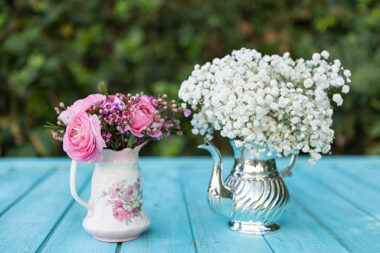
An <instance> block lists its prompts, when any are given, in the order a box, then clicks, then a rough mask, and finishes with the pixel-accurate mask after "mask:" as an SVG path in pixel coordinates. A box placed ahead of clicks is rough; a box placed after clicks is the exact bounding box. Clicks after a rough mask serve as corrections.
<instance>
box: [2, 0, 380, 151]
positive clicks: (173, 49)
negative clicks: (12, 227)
mask: <svg viewBox="0 0 380 253" xmlns="http://www.w3.org/2000/svg"><path fill="white" fill-rule="evenodd" d="M0 41H1V42H0V109H1V110H0V131H1V132H0V156H50V155H62V154H63V152H62V148H61V146H60V145H59V143H56V142H55V141H53V140H52V139H51V138H50V136H49V133H48V131H47V130H46V129H44V128H43V125H44V122H45V121H51V122H54V120H55V118H56V115H55V112H54V110H53V107H54V106H55V105H57V104H58V103H59V102H60V101H64V102H65V103H66V104H71V103H72V102H74V101H75V100H76V99H79V98H83V97H85V96H87V95H88V94H90V93H94V92H98V87H97V83H98V82H99V81H101V80H106V81H107V82H108V84H109V86H108V89H109V90H110V92H138V91H141V90H144V91H146V92H147V93H151V94H157V93H167V94H168V95H169V96H170V97H173V98H175V97H176V94H177V91H178V88H179V85H180V84H181V81H183V80H184V79H186V78H187V76H188V75H189V74H190V72H191V70H192V68H193V66H194V65H195V64H196V63H200V64H203V63H204V62H206V61H209V60H211V59H212V58H214V57H222V56H224V55H225V54H228V53H230V52H231V51H232V50H233V49H238V48H241V47H248V48H256V49H257V50H259V51H261V52H263V53H270V54H273V53H283V52H285V51H290V52H291V53H292V55H293V57H304V58H309V57H311V54H312V53H313V52H315V51H321V50H323V49H327V50H328V51H330V54H331V56H332V58H340V59H341V60H342V63H343V65H344V66H345V67H347V68H349V69H351V70H352V74H353V78H352V79H353V83H352V86H351V92H350V93H349V95H347V96H346V98H345V102H344V106H343V108H339V109H336V110H335V114H334V116H335V122H334V124H335V126H334V127H335V129H336V143H335V146H334V151H333V153H336V154H339V153H340V154H341V153H346V154H352V153H355V154H364V153H365V154H380V99H379V98H380V84H379V82H380V3H379V1H370V0H358V1H353V0H341V1H338V0H335V1H334V0H323V1H313V0H304V1H284V0H278V1H273V0H262V1H258V0H256V1H252V0H234V1H230V0H219V1H217V0H210V1H200V0H192V1H163V0H155V1H154V0H150V1H148V0H138V1H126V0H103V1H100V0H91V1H78V0H65V1H54V0H29V1H27V0H14V1H12V0H10V1H2V3H0ZM183 127H184V129H185V137H173V138H168V139H166V140H163V141H161V142H159V143H153V144H151V145H152V146H151V148H144V152H145V153H146V154H155V155H190V154H203V153H202V152H199V151H197V150H196V145H197V144H199V143H200V142H201V141H202V140H201V139H200V138H198V137H196V136H193V135H192V134H191V132H190V126H189V122H188V121H185V122H184V124H183ZM217 141H218V142H219V145H220V146H222V149H223V147H224V149H223V150H224V151H226V150H229V148H228V146H227V144H226V142H225V140H221V139H220V138H217Z"/></svg>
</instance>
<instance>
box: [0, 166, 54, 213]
mask: <svg viewBox="0 0 380 253" xmlns="http://www.w3.org/2000/svg"><path fill="white" fill-rule="evenodd" d="M51 173H52V169H47V170H36V171H34V170H29V169H7V170H2V171H1V173H0V217H1V216H2V215H3V214H4V213H5V212H6V211H7V210H8V209H9V208H10V207H11V206H12V205H14V204H15V203H17V201H19V200H21V199H22V198H23V197H25V196H27V195H28V193H29V192H30V191H32V190H33V188H34V187H36V186H38V184H40V183H41V182H42V181H43V180H45V179H46V178H47V177H48V176H49V175H51Z"/></svg>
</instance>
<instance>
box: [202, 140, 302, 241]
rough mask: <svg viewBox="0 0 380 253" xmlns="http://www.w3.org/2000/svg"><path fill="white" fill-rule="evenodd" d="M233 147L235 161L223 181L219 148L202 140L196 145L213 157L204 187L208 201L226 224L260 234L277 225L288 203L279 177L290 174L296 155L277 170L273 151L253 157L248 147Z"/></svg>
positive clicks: (285, 191)
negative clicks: (206, 190)
mask: <svg viewBox="0 0 380 253" xmlns="http://www.w3.org/2000/svg"><path fill="white" fill-rule="evenodd" d="M230 143H231V146H232V148H233V150H234V158H235V163H234V166H233V169H232V171H231V173H230V175H229V176H228V177H227V179H226V181H225V182H223V176H222V170H223V168H222V167H223V164H222V156H221V154H220V152H219V150H218V149H217V148H216V147H215V146H214V145H213V144H211V143H209V142H207V141H205V144H204V145H200V146H198V148H202V149H206V150H208V151H209V152H210V153H211V156H212V158H213V161H214V168H213V171H212V175H211V179H210V184H209V188H208V203H209V206H210V208H211V210H212V211H214V212H215V213H218V214H221V215H223V216H226V217H228V218H230V221H229V223H228V224H229V227H230V228H231V229H232V230H235V231H239V232H242V233H254V234H264V233H267V232H272V231H276V230H278V229H279V228H280V226H279V225H277V224H276V221H277V220H278V219H279V218H280V216H281V215H282V213H283V212H284V210H285V209H286V207H287V205H288V203H289V200H290V199H289V192H288V189H287V188H286V185H285V183H284V181H283V178H284V177H285V176H286V175H291V172H290V169H291V168H292V167H293V166H294V164H295V162H296V160H297V155H293V156H292V158H291V161H290V164H289V165H288V167H287V168H286V169H284V170H283V171H281V174H280V173H279V172H278V171H277V167H276V161H275V159H274V158H275V154H273V155H271V156H268V155H267V153H268V151H269V150H268V149H266V152H263V153H261V154H260V157H258V158H257V157H255V156H254V155H253V154H252V153H251V152H250V150H249V149H246V148H244V147H237V146H236V144H235V141H230Z"/></svg>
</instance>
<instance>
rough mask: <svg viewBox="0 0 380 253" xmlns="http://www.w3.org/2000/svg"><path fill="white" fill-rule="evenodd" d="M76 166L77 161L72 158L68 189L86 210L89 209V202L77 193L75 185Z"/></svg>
mask: <svg viewBox="0 0 380 253" xmlns="http://www.w3.org/2000/svg"><path fill="white" fill-rule="evenodd" d="M77 167H78V162H76V161H74V160H72V161H71V167H70V191H71V195H72V196H73V198H74V199H75V200H76V201H77V202H78V203H79V204H81V205H82V206H84V207H85V208H87V210H88V211H90V204H89V203H88V202H85V201H83V200H82V199H81V198H80V197H79V196H78V193H77V187H76V175H77Z"/></svg>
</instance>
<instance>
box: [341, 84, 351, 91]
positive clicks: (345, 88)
mask: <svg viewBox="0 0 380 253" xmlns="http://www.w3.org/2000/svg"><path fill="white" fill-rule="evenodd" d="M349 91H350V86H348V85H343V87H342V92H343V93H348V92H349Z"/></svg>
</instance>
